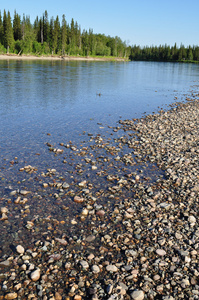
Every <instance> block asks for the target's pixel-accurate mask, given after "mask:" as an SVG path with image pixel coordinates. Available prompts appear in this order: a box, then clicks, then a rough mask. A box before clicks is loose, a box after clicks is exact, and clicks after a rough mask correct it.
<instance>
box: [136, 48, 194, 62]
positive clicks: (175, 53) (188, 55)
mask: <svg viewBox="0 0 199 300" xmlns="http://www.w3.org/2000/svg"><path fill="white" fill-rule="evenodd" d="M130 59H131V60H143V61H199V46H188V47H185V46H184V45H181V46H180V47H177V46H176V44H175V45H174V46H173V47H170V46H167V45H164V46H159V47H157V46H151V47H143V48H141V47H140V46H136V45H135V46H132V47H131V54H130Z"/></svg>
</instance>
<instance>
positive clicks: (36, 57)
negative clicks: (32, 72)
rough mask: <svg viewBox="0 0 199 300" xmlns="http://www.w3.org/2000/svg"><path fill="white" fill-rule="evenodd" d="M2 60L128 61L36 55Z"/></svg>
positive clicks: (15, 56)
mask: <svg viewBox="0 0 199 300" xmlns="http://www.w3.org/2000/svg"><path fill="white" fill-rule="evenodd" d="M0 60H65V61H126V59H124V58H120V57H116V58H115V57H113V58H112V57H111V58H107V57H83V56H53V55H50V56H47V55H46V56H43V55H42V56H36V55H15V54H1V55H0Z"/></svg>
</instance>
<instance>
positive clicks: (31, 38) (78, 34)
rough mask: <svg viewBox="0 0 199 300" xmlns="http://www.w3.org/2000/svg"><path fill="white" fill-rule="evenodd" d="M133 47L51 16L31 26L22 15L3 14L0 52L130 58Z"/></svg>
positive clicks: (0, 26) (38, 20)
mask: <svg viewBox="0 0 199 300" xmlns="http://www.w3.org/2000/svg"><path fill="white" fill-rule="evenodd" d="M130 51H131V48H130V47H127V46H126V43H125V42H123V41H122V40H121V39H120V38H119V37H117V36H116V37H110V36H105V35H104V34H94V33H93V30H92V29H89V31H87V30H81V27H80V25H79V24H78V23H77V22H75V21H74V19H72V20H71V22H70V23H68V22H67V20H66V18H65V15H63V16H62V20H61V21H60V20H59V17H58V16H57V17H56V18H55V19H54V18H53V17H52V18H50V20H49V17H48V13H47V11H45V13H44V14H43V15H42V17H40V18H39V17H36V19H35V21H34V24H31V22H30V17H29V16H25V15H23V17H22V18H21V16H20V15H19V14H18V13H17V12H16V11H15V12H14V18H13V20H12V19H11V16H10V12H9V11H8V12H6V11H5V10H4V12H3V15H2V14H1V11H0V52H1V53H6V52H7V53H8V52H9V53H16V54H31V53H32V54H36V55H42V54H57V55H80V56H97V55H99V56H117V57H129V55H130Z"/></svg>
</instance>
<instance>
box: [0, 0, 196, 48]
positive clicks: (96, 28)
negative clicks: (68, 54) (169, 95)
mask: <svg viewBox="0 0 199 300" xmlns="http://www.w3.org/2000/svg"><path fill="white" fill-rule="evenodd" d="M0 3H1V6H0V10H1V13H2V15H3V10H4V9H5V10H6V11H8V10H9V11H10V13H11V17H12V18H13V16H14V10H15V9H16V11H17V13H18V14H19V15H20V16H21V17H22V16H23V14H25V15H28V16H30V19H31V23H33V22H34V20H35V18H36V16H38V17H41V16H42V15H43V13H44V11H45V10H47V12H48V16H49V19H50V18H51V17H56V16H57V15H58V16H59V18H60V21H61V18H62V15H63V14H65V16H66V20H67V22H68V23H70V21H71V19H72V18H74V20H75V21H77V23H78V24H79V25H81V29H86V30H88V29H89V28H92V29H93V32H94V33H104V34H105V35H110V36H113V37H115V36H116V35H117V36H119V37H120V38H121V39H122V40H123V41H126V42H127V44H129V45H134V44H137V45H140V46H145V45H149V46H151V45H158V46H159V45H160V44H167V45H170V46H172V45H174V43H175V42H176V43H177V46H180V44H181V43H182V44H184V45H185V46H188V45H199V17H198V15H199V0H186V1H185V0H164V1H163V0H123V1H122V0H115V1H110V0H100V1H95V0H70V1H68V0H55V1H52V0H48V1H47V0H34V1H27V0H18V1H16V0H1V2H0Z"/></svg>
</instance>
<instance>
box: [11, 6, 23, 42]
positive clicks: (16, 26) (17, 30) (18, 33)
mask: <svg viewBox="0 0 199 300" xmlns="http://www.w3.org/2000/svg"><path fill="white" fill-rule="evenodd" d="M13 34H14V40H15V41H17V40H21V39H22V27H21V18H20V16H19V15H18V14H17V13H16V10H15V12H14V19H13Z"/></svg>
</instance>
